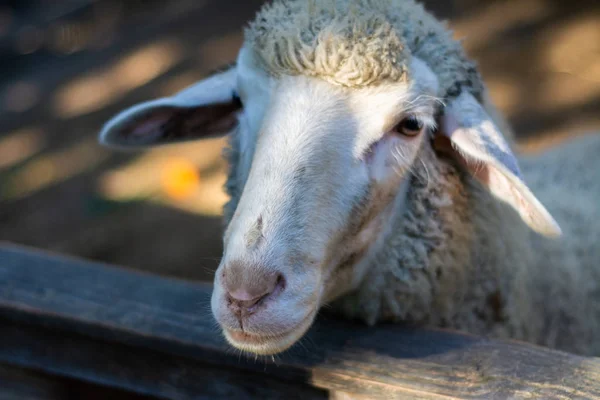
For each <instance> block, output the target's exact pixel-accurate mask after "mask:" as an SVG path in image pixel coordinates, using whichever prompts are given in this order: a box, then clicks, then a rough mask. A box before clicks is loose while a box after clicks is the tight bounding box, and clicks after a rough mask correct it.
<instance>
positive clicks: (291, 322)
mask: <svg viewBox="0 0 600 400" xmlns="http://www.w3.org/2000/svg"><path fill="white" fill-rule="evenodd" d="M413 67H414V68H413V70H414V74H416V75H418V76H419V79H418V80H416V82H419V84H418V85H417V84H413V85H412V86H408V85H407V84H402V83H398V84H393V85H386V86H383V87H377V88H364V89H346V88H341V87H337V86H334V85H332V84H329V83H327V82H325V81H322V80H319V79H316V78H309V77H305V76H293V77H292V76H285V77H282V78H280V79H274V78H271V77H268V76H266V75H265V74H263V73H262V72H261V71H260V69H258V68H257V67H255V66H253V65H252V63H251V58H250V57H249V55H248V54H247V53H246V52H245V51H242V52H241V54H240V58H239V60H238V67H237V69H238V71H237V90H238V92H239V95H240V98H241V100H242V103H243V105H244V112H243V114H242V115H241V117H240V129H241V131H240V132H239V135H241V137H240V140H241V143H242V149H241V154H242V159H241V165H240V166H238V169H239V170H240V171H247V177H244V178H243V180H245V181H246V182H245V185H244V189H243V192H242V195H241V198H240V200H239V203H238V206H237V208H236V211H235V213H234V215H233V218H232V220H231V222H230V224H229V226H228V228H227V231H226V232H225V237H224V240H225V252H224V256H223V259H222V262H221V264H220V266H219V269H218V270H217V274H216V278H215V286H214V292H213V296H212V310H213V313H214V316H215V317H216V319H217V321H218V322H219V324H220V325H221V327H222V328H223V331H224V333H225V336H226V337H227V339H228V341H229V342H230V343H231V344H232V345H234V346H235V347H237V348H240V349H243V350H247V351H250V352H253V353H259V354H271V353H276V352H279V351H282V350H284V349H286V348H287V347H289V346H290V345H291V344H293V343H294V342H296V341H297V340H298V339H299V338H300V337H301V336H302V335H303V334H304V333H305V331H306V330H307V329H308V328H309V327H310V325H311V323H312V322H313V319H314V317H315V315H316V313H317V311H318V309H319V308H320V306H321V305H322V304H323V303H324V302H326V301H330V300H332V299H333V298H335V297H337V296H339V295H341V294H343V293H345V292H347V291H349V290H351V289H353V288H354V287H355V286H356V285H357V284H358V283H359V282H360V280H361V278H362V273H363V272H364V271H361V269H360V268H359V265H360V263H361V261H364V259H365V257H367V256H368V253H369V251H371V250H372V249H373V247H375V246H376V245H377V241H378V238H380V237H381V236H382V235H383V234H384V229H383V228H384V224H383V222H384V220H386V219H387V218H389V217H390V215H391V214H392V213H394V212H395V211H396V210H395V207H397V206H398V204H399V203H401V201H402V193H403V192H402V190H401V188H402V186H403V185H402V184H403V181H404V178H405V177H406V175H407V172H408V170H409V169H410V166H411V165H412V164H413V162H414V161H415V157H416V155H417V152H418V149H419V147H420V146H421V144H422V141H423V140H424V139H425V137H426V136H427V130H428V129H429V128H430V127H432V125H433V121H434V119H433V113H434V107H435V105H436V104H435V101H436V100H435V95H436V91H437V81H436V79H435V76H434V75H433V74H432V73H431V72H430V71H429V69H428V68H427V67H425V66H424V65H422V64H420V63H419V62H418V61H416V62H415V63H414V64H413ZM246 179H247V180H246Z"/></svg>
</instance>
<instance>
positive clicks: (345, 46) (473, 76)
mask: <svg viewBox="0 0 600 400" xmlns="http://www.w3.org/2000/svg"><path fill="white" fill-rule="evenodd" d="M245 36H246V43H248V44H249V45H250V47H251V48H252V49H253V50H254V52H255V53H256V55H257V56H258V57H257V58H258V60H259V62H260V63H261V64H262V67H263V68H264V69H265V70H266V71H268V72H269V73H271V74H272V75H274V76H280V75H308V76H314V77H319V78H321V79H324V80H326V81H328V82H330V83H333V84H336V85H342V86H346V87H362V86H369V85H378V84H382V83H385V82H398V81H409V80H410V69H409V65H410V59H411V57H412V56H413V55H414V56H417V57H419V58H420V59H422V60H424V61H425V62H427V63H428V65H429V66H430V68H432V70H433V71H434V73H435V74H436V75H437V77H438V79H439V81H440V91H441V93H440V95H441V97H447V96H455V95H458V94H459V93H460V90H462V89H465V90H469V91H470V92H471V93H472V94H473V95H474V96H475V97H476V98H477V99H481V96H482V92H483V84H482V80H481V77H480V75H479V73H478V71H477V69H476V66H475V64H474V63H473V62H472V61H471V60H469V59H468V58H467V56H466V55H465V53H464V51H463V49H462V46H461V45H460V42H458V41H456V40H454V39H453V38H452V32H451V31H449V30H448V29H447V28H446V27H445V26H444V25H443V24H442V23H440V21H438V20H437V19H436V18H435V17H434V16H432V15H431V14H429V13H428V12H427V11H425V9H424V8H423V6H422V5H421V4H418V3H416V2H415V1H413V0H312V1H306V0H288V1H285V0H275V1H274V2H273V3H271V4H269V5H266V6H264V7H263V8H262V9H261V10H260V11H259V12H258V14H257V16H256V18H255V19H254V21H253V22H251V23H250V25H249V27H248V28H247V29H246V32H245Z"/></svg>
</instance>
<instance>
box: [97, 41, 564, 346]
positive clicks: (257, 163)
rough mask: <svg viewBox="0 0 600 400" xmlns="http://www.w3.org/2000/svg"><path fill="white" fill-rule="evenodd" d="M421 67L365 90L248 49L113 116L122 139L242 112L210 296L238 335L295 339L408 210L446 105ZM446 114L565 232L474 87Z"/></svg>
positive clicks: (462, 140)
mask: <svg viewBox="0 0 600 400" xmlns="http://www.w3.org/2000/svg"><path fill="white" fill-rule="evenodd" d="M410 78H411V79H410V82H411V83H410V84H405V83H395V84H394V83H385V84H381V85H379V86H376V87H368V88H362V89H357V88H352V89H349V88H343V87H339V86H334V85H332V84H330V83H327V82H325V81H323V80H319V79H317V78H309V77H306V76H284V77H281V78H277V79H275V78H273V77H270V76H268V75H267V74H266V73H264V71H262V70H261V68H259V67H258V66H256V65H255V64H254V63H253V60H252V56H251V53H250V52H249V51H247V50H246V49H242V50H241V52H240V56H239V58H238V64H237V67H235V68H232V69H230V70H228V71H226V72H222V73H219V74H215V75H213V76H211V77H209V78H207V79H205V80H203V81H201V82H199V83H197V84H196V85H193V86H191V87H190V88H188V89H186V90H184V91H182V92H180V93H178V94H176V95H175V96H172V97H168V98H163V99H157V100H153V101H149V102H145V103H142V104H138V105H136V106H134V107H131V108H130V109H128V110H125V111H123V112H122V113H120V114H119V115H117V116H115V117H114V118H112V119H111V120H110V121H109V123H107V124H106V125H105V127H104V129H103V130H102V132H101V135H100V140H101V141H102V142H103V143H104V144H107V145H110V146H117V147H121V148H122V147H126V148H139V147H147V146H153V145H158V144H166V143H171V142H175V141H182V140H191V139H199V138H203V137H207V136H211V135H217V134H225V133H227V132H228V131H230V130H231V128H233V127H234V126H235V125H238V132H237V134H236V135H237V136H236V140H239V147H240V149H239V159H238V160H237V163H236V165H235V169H234V170H233V171H235V172H233V173H232V175H233V176H232V177H231V179H232V180H234V181H235V182H236V183H237V186H238V187H239V188H240V189H241V195H240V196H239V199H238V198H237V197H238V196H237V195H236V196H235V200H236V201H237V207H236V208H235V212H234V213H233V217H232V218H231V221H230V223H229V226H228V228H227V230H226V232H225V235H224V241H225V252H224V255H223V259H222V262H221V264H220V266H219V268H218V270H217V273H216V277H215V285H214V292H213V296H212V303H211V304H212V311H213V314H214V316H215V318H216V320H217V321H218V323H219V325H220V326H221V327H222V329H223V332H224V334H225V337H226V338H227V340H228V341H229V342H230V343H231V344H232V345H233V346H235V347H237V348H239V349H242V350H245V351H249V352H252V353H257V354H273V353H277V352H280V351H283V350H285V349H286V348H288V347H289V346H291V345H292V344H294V343H295V342H296V341H297V340H298V339H299V338H300V337H301V336H302V335H303V334H304V333H305V332H306V330H307V329H308V328H309V327H310V325H311V324H312V322H313V320H314V318H315V315H316V313H317V311H318V310H319V308H320V307H321V306H322V305H323V304H324V303H326V302H328V301H331V300H333V299H335V298H336V297H339V296H340V295H342V294H344V293H347V292H349V291H351V290H353V289H354V288H356V287H357V285H358V284H359V283H360V282H361V280H362V278H363V276H364V274H365V271H366V270H365V269H366V267H367V266H370V264H369V261H370V257H371V256H372V255H373V253H375V252H377V251H378V248H379V247H380V246H381V242H382V238H383V237H384V236H385V235H386V233H387V232H386V229H389V226H390V225H391V224H389V223H387V221H389V220H391V219H393V218H395V217H396V216H397V215H398V213H401V212H402V208H403V205H404V204H403V203H404V198H405V192H406V189H407V186H408V179H407V177H408V176H409V172H410V169H411V167H412V166H413V165H415V163H417V162H424V161H422V160H419V159H418V158H417V157H418V154H419V149H420V148H421V147H422V146H423V145H425V143H426V142H427V141H428V140H429V138H431V134H430V133H431V130H432V128H433V127H434V113H435V111H436V109H440V108H442V106H444V105H442V104H441V102H439V101H438V100H437V98H436V96H437V95H438V81H437V79H436V76H435V75H434V74H433V73H432V71H431V69H430V68H429V67H428V66H427V65H426V64H425V63H423V62H422V61H420V60H418V59H414V60H413V61H412V64H411V71H410ZM237 95H239V98H241V103H242V104H240V102H239V101H238V98H237ZM440 125H441V126H440V128H439V129H437V130H436V132H435V135H436V139H440V140H437V141H436V143H437V142H439V143H441V144H444V146H445V147H446V148H447V151H449V152H451V153H452V154H453V155H454V156H456V157H457V158H458V159H459V161H461V162H462V164H463V166H464V168H465V170H466V171H468V172H470V173H471V174H472V175H473V176H474V177H475V178H476V179H477V180H479V181H480V183H481V184H482V185H484V186H485V187H487V188H488V189H489V190H490V192H492V193H493V194H494V195H495V196H497V197H498V198H499V199H501V200H503V201H505V202H507V203H508V204H510V205H512V206H513V207H514V208H515V210H516V211H517V212H519V214H520V215H521V217H522V219H523V221H524V222H525V223H527V224H528V225H529V226H531V227H532V228H533V229H534V230H536V231H538V232H540V233H542V234H544V235H547V236H555V235H557V234H559V233H560V229H559V228H558V225H556V223H555V222H554V220H553V219H552V217H551V216H550V215H549V214H548V212H547V211H546V210H545V209H544V207H543V206H542V205H541V204H540V203H539V201H537V199H536V198H535V196H534V195H533V194H532V193H531V192H530V191H529V189H528V188H527V187H526V186H525V184H524V183H523V181H522V178H521V177H520V174H519V169H518V166H517V162H516V160H515V158H514V156H513V155H512V153H511V151H510V148H509V147H508V146H507V145H506V143H505V141H504V139H503V137H502V134H501V132H500V131H499V130H498V129H497V127H496V124H494V121H493V120H492V118H490V117H489V115H488V113H487V112H486V110H485V107H484V106H483V105H482V104H479V102H478V101H477V100H476V99H475V97H473V95H472V94H470V93H469V92H468V91H467V90H463V91H462V92H461V94H459V95H458V96H457V97H456V98H454V99H452V100H451V101H449V104H447V105H445V107H444V108H443V117H442V118H441V121H440ZM427 145H429V144H427ZM234 204H235V202H234Z"/></svg>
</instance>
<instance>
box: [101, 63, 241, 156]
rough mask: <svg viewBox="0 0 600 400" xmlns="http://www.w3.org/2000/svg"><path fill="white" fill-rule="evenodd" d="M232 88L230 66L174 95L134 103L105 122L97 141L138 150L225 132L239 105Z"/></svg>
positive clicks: (233, 122) (233, 77)
mask: <svg viewBox="0 0 600 400" xmlns="http://www.w3.org/2000/svg"><path fill="white" fill-rule="evenodd" d="M235 88H236V68H235V67H233V68H230V69H228V70H226V71H224V72H219V73H216V74H214V75H211V76H209V77H208V78H206V79H204V80H201V81H200V82H198V83H196V84H194V85H192V86H190V87H188V88H186V89H184V90H182V91H181V92H179V93H177V94H175V95H174V96H171V97H163V98H161V99H156V100H151V101H146V102H143V103H140V104H137V105H135V106H133V107H130V108H128V109H126V110H124V111H122V112H121V113H119V114H117V115H116V116H114V117H113V118H111V119H110V120H109V121H108V122H107V123H106V124H105V125H104V127H103V128H102V131H101V132H100V137H99V140H100V143H102V144H103V145H106V146H109V147H115V148H120V149H137V148H144V147H150V146H156V145H162V144H169V143H175V142H182V141H187V140H198V139H205V138H210V137H217V136H221V135H225V134H227V133H228V132H229V131H231V130H232V129H233V128H234V127H235V126H236V124H237V112H238V111H240V109H241V108H242V105H241V103H240V100H239V98H238V97H237V95H236V91H235Z"/></svg>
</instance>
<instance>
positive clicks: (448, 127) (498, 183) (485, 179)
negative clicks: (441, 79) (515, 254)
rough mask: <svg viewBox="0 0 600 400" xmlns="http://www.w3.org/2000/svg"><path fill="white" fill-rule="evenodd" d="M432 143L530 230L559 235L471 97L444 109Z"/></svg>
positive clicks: (498, 136) (512, 159) (549, 217)
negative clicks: (449, 154) (452, 156)
mask: <svg viewBox="0 0 600 400" xmlns="http://www.w3.org/2000/svg"><path fill="white" fill-rule="evenodd" d="M435 139H436V140H435V141H434V144H435V145H436V147H437V148H440V147H445V148H446V149H450V150H451V151H452V152H453V153H454V154H455V155H457V156H458V158H459V160H460V161H461V162H462V164H463V165H465V166H466V167H467V169H468V170H469V171H470V172H471V173H472V174H473V176H474V177H475V178H476V179H477V180H478V181H480V182H481V183H482V184H483V185H484V186H486V187H487V188H488V189H489V190H490V191H491V192H492V193H493V194H494V195H495V196H496V197H498V198H500V199H501V200H503V201H505V202H507V203H508V204H510V205H511V206H512V207H513V208H514V209H515V210H516V211H517V212H518V213H519V215H520V216H521V218H522V219H523V221H525V223H527V225H529V226H530V227H531V228H532V229H533V230H535V231H537V232H539V233H541V234H543V235H545V236H549V237H555V236H559V235H560V234H561V230H560V227H559V226H558V224H557V223H556V221H555V220H554V219H553V218H552V216H551V215H550V214H549V213H548V211H547V210H546V209H545V208H544V206H543V205H542V204H541V203H540V202H539V201H538V200H537V199H536V198H535V196H534V195H533V193H531V191H530V190H529V188H528V187H527V186H526V185H525V183H524V182H523V178H522V176H521V172H520V170H519V166H518V164H517V160H516V158H515V156H514V155H513V153H512V152H511V150H510V147H509V146H508V144H507V143H506V141H505V140H504V137H503V136H502V133H501V132H500V131H499V129H498V128H497V126H496V125H495V124H494V122H493V121H492V119H491V118H490V116H489V115H488V114H487V113H486V111H485V110H484V108H483V107H482V106H481V104H479V102H478V101H477V100H476V99H475V98H474V97H473V96H472V95H471V94H469V93H467V92H463V93H462V94H461V95H459V96H458V97H457V98H456V99H454V100H453V101H451V102H450V103H449V104H448V105H447V107H446V110H445V112H444V115H443V117H442V121H441V123H440V128H439V132H438V135H437V137H436V138H435ZM448 139H449V141H448ZM448 142H449V143H448ZM444 143H446V145H445V146H444Z"/></svg>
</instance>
